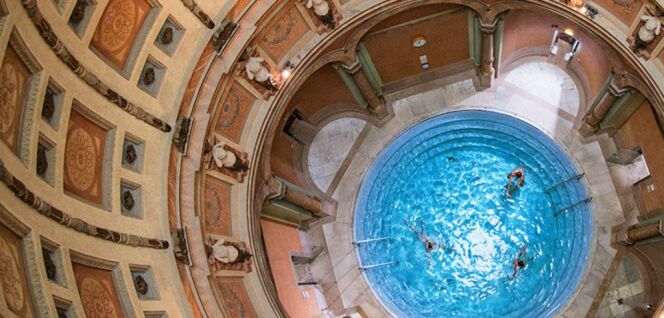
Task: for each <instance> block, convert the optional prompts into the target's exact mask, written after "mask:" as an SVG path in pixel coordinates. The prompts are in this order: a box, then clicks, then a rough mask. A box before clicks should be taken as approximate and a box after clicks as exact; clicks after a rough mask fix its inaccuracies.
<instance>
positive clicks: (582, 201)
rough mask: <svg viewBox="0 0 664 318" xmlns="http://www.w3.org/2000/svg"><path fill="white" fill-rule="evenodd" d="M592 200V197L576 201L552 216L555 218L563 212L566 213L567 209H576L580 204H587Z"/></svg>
mask: <svg viewBox="0 0 664 318" xmlns="http://www.w3.org/2000/svg"><path fill="white" fill-rule="evenodd" d="M592 199H593V197H587V198H585V199H583V200H581V201H578V202H576V203H574V204H572V205H568V206H566V207H564V208H562V209H558V210H556V212H553V214H554V215H556V216H557V215H558V214H559V213H560V212H563V211H566V210H569V209H573V208H575V207H577V206H579V205H581V204H585V203H588V202H590V201H592Z"/></svg>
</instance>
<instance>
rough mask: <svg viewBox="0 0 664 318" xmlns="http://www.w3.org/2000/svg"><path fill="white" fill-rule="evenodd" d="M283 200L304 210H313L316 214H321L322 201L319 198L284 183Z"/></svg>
mask: <svg viewBox="0 0 664 318" xmlns="http://www.w3.org/2000/svg"><path fill="white" fill-rule="evenodd" d="M283 199H284V200H286V201H288V202H290V203H293V204H295V205H297V206H299V207H301V208H303V209H305V210H309V211H311V212H313V213H314V214H315V215H316V216H320V215H322V214H323V201H321V200H320V199H318V198H316V197H314V196H309V195H307V194H304V193H302V192H299V191H297V190H293V189H292V188H290V187H288V185H286V193H285V194H284V197H283Z"/></svg>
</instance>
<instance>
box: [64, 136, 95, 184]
mask: <svg viewBox="0 0 664 318" xmlns="http://www.w3.org/2000/svg"><path fill="white" fill-rule="evenodd" d="M69 139H70V140H69V141H68V142H67V146H66V147H65V153H66V155H65V172H66V174H67V176H68V177H69V180H71V182H72V185H73V186H74V187H76V189H79V190H81V191H84V190H87V189H88V188H90V186H92V183H93V181H94V178H95V167H96V158H97V151H96V149H95V146H94V142H93V140H92V136H90V134H88V132H86V131H85V130H83V129H82V128H76V129H75V130H74V131H73V132H72V133H71V134H70V135H69Z"/></svg>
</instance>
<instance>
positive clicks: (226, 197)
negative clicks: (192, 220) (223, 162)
mask: <svg viewBox="0 0 664 318" xmlns="http://www.w3.org/2000/svg"><path fill="white" fill-rule="evenodd" d="M204 187H205V190H204V191H205V192H204V196H203V204H204V209H203V211H204V213H205V214H204V219H205V232H207V233H213V234H218V235H224V236H231V235H232V233H231V213H230V210H231V185H230V184H229V183H226V182H224V181H221V180H219V179H217V178H214V177H212V176H210V175H206V176H205V183H204Z"/></svg>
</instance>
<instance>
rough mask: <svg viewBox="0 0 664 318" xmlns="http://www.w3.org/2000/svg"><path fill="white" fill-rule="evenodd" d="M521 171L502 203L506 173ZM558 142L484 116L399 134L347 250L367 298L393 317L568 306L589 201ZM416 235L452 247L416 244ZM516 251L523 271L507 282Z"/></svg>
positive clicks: (541, 311) (437, 121)
mask: <svg viewBox="0 0 664 318" xmlns="http://www.w3.org/2000/svg"><path fill="white" fill-rule="evenodd" d="M516 166H523V167H525V168H526V183H525V185H524V186H523V187H522V188H521V189H519V190H517V191H516V192H515V193H513V194H512V195H511V196H509V197H507V196H505V195H504V192H505V184H506V182H507V178H506V176H507V174H508V173H509V172H510V171H512V169H514V168H515V167H516ZM577 174H578V171H577V170H576V168H575V166H574V164H573V163H572V161H571V160H570V159H569V158H568V157H567V155H566V154H565V153H564V152H563V151H562V150H561V149H560V148H559V147H558V146H557V144H556V143H555V142H554V141H553V140H552V139H551V138H549V137H548V136H546V135H545V134H544V133H542V132H541V131H540V130H538V129H537V128H535V127H533V126H531V125H529V124H527V123H525V122H523V121H521V120H519V119H516V118H514V117H511V116H508V115H504V114H500V113H496V112H489V111H459V112H452V113H448V114H444V115H441V116H438V117H434V118H432V119H429V120H426V121H424V122H421V123H419V124H417V125H415V126H413V127H411V128H410V129H408V130H406V131H405V132H403V133H402V134H401V135H399V136H398V137H397V138H396V139H395V140H394V141H393V142H392V143H391V144H390V145H388V146H387V148H386V149H385V150H383V152H382V153H381V154H380V155H379V156H378V158H377V159H376V160H375V161H374V163H373V164H372V166H371V168H370V170H369V171H368V173H367V175H366V176H365V179H364V181H363V183H362V186H361V188H360V193H359V196H358V200H357V203H356V214H355V221H354V231H355V234H354V235H355V240H363V239H373V238H381V237H388V238H390V239H391V240H390V241H378V242H372V243H366V244H363V245H360V246H359V247H357V253H358V257H359V261H360V264H361V265H363V266H367V265H374V264H380V263H386V262H398V264H397V265H389V266H382V267H375V268H371V269H367V270H365V271H364V273H365V276H366V278H367V280H368V282H369V284H370V286H371V287H372V289H373V291H374V292H375V294H376V295H377V296H378V298H379V299H380V300H381V301H382V302H383V304H384V305H385V306H386V307H387V308H388V309H389V310H390V311H391V312H392V313H393V314H394V315H396V316H398V317H409V318H410V317H427V318H429V317H550V316H553V315H554V314H555V313H556V312H557V311H558V310H560V309H561V307H562V306H564V305H565V304H566V302H567V301H568V299H569V298H570V296H571V294H572V293H573V291H574V289H575V288H576V286H577V285H578V283H579V280H580V278H581V276H582V274H583V270H584V267H585V264H586V261H587V258H588V248H589V242H590V237H591V229H592V228H591V213H590V207H589V205H588V204H579V205H576V206H575V207H573V208H570V209H565V210H561V209H563V208H564V207H567V206H570V205H572V204H574V203H576V202H579V201H582V200H583V199H586V198H587V197H588V194H587V193H586V191H585V188H584V186H583V183H582V182H581V181H580V180H577V179H574V180H572V181H569V182H566V183H563V184H562V185H560V186H557V187H555V188H553V189H552V190H549V191H546V189H547V188H548V187H549V186H552V185H555V184H557V183H559V182H560V181H563V180H566V179H568V178H569V177H572V176H575V175H577ZM404 220H405V221H407V222H409V223H410V224H413V225H415V226H416V227H418V229H419V227H420V225H419V222H420V220H422V221H423V223H424V224H425V228H426V231H427V232H428V235H429V237H430V238H431V239H432V240H433V241H438V242H441V243H443V244H445V245H447V246H448V247H449V249H434V250H433V251H432V252H431V253H430V254H429V255H428V256H427V253H426V252H425V248H424V244H423V243H421V242H420V241H419V240H418V238H417V236H416V234H415V233H413V232H412V231H411V230H409V229H408V227H406V226H405V225H404ZM522 246H526V248H527V253H526V254H527V259H526V266H525V268H523V269H522V270H521V271H519V273H518V274H517V276H516V278H514V279H513V278H512V273H513V271H512V263H513V261H514V258H515V257H516V256H517V254H518V252H519V250H520V249H521V247H522Z"/></svg>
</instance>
